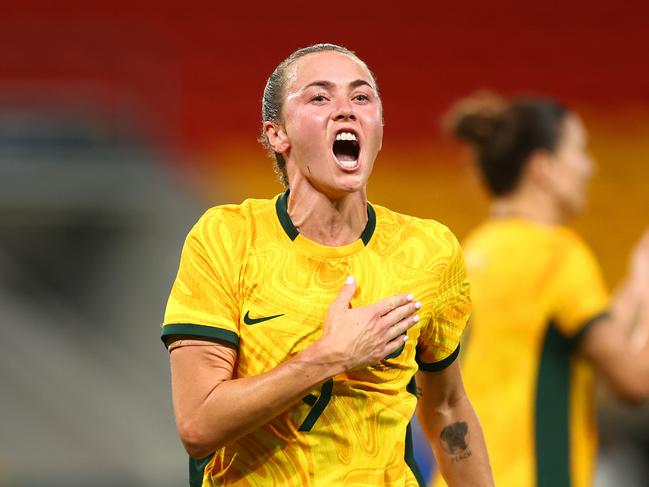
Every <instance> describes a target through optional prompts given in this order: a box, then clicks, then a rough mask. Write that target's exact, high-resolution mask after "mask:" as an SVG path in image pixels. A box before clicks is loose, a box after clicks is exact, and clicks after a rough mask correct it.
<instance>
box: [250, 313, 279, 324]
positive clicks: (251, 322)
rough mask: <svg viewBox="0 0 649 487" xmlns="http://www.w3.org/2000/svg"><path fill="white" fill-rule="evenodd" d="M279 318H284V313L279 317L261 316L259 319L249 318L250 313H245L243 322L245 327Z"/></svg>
mask: <svg viewBox="0 0 649 487" xmlns="http://www.w3.org/2000/svg"><path fill="white" fill-rule="evenodd" d="M280 316H284V313H282V314H281V315H273V316H262V317H261V318H251V317H250V311H246V316H244V317H243V322H244V323H245V324H246V325H256V324H257V323H263V322H264V321H268V320H274V319H275V318H279V317H280Z"/></svg>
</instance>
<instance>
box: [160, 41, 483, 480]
mask: <svg viewBox="0 0 649 487" xmlns="http://www.w3.org/2000/svg"><path fill="white" fill-rule="evenodd" d="M262 115H263V129H262V137H263V140H264V141H265V143H266V144H267V147H268V148H269V149H270V150H271V151H272V153H273V154H274V156H275V160H276V170H277V171H278V173H279V175H280V179H281V181H282V182H283V183H284V185H285V187H286V192H284V193H283V194H281V195H279V196H277V197H275V198H274V199H272V200H246V201H245V202H244V203H243V204H241V205H225V206H220V207H216V208H212V209H211V210H209V211H207V213H205V215H204V216H203V217H202V218H201V219H200V220H199V222H198V223H197V224H196V225H195V227H194V228H193V229H192V230H191V232H190V233H189V235H188V237H187V240H186V242H185V246H184V248H183V253H182V257H181V262H180V269H179V271H178V276H177V278H176V281H175V283H174V285H173V289H172V291H171V296H170V298H169V302H168V305H167V310H166V313H165V318H164V324H163V328H162V337H163V339H164V340H165V343H166V344H167V346H168V348H169V351H170V360H171V375H172V393H173V403H174V409H175V414H176V424H177V427H178V431H179V435H180V438H181V440H182V442H183V444H184V445H185V448H186V449H187V451H188V452H189V454H190V457H191V459H190V480H191V485H195V486H213V485H232V486H236V485H258V486H261V485H263V486H273V485H274V486H284V487H288V486H296V487H298V486H299V487H304V486H327V487H330V486H345V485H349V486H352V485H354V486H360V485H362V486H369V485H381V486H387V485H393V486H397V485H399V486H417V485H424V484H423V479H422V478H421V474H420V473H419V471H418V469H417V466H416V464H415V463H414V459H413V455H412V453H413V452H412V447H411V443H410V428H409V421H410V419H411V417H412V416H413V413H414V411H415V408H416V406H417V403H418V401H417V390H418V387H419V388H420V391H421V394H422V396H421V398H420V399H419V405H418V413H419V415H420V418H421V421H422V422H423V423H424V424H425V427H426V429H427V431H428V432H429V433H430V435H431V439H432V442H433V448H434V449H435V452H436V454H437V460H438V462H439V464H440V465H441V467H442V471H443V473H444V476H445V478H446V479H447V480H448V482H449V483H450V484H451V485H467V486H469V485H470V486H482V485H492V481H491V473H490V468H489V463H488V458H487V453H486V450H485V446H484V439H483V436H482V431H481V428H480V425H479V423H478V420H477V418H476V416H475V414H474V412H473V409H472V407H471V405H470V403H469V400H468V399H467V396H466V394H465V393H464V389H463V385H462V380H461V376H460V372H459V367H458V364H457V362H456V361H455V359H456V357H457V355H458V349H459V340H460V335H461V334H462V330H463V328H464V326H465V323H466V321H467V317H468V315H469V309H470V302H469V287H468V283H467V280H466V275H465V268H464V261H463V257H462V252H461V250H460V247H459V245H458V243H457V241H456V239H455V238H454V236H453V235H452V234H451V232H450V231H449V230H448V229H447V228H446V227H444V226H442V225H440V224H439V223H436V222H434V221H427V220H419V219H416V218H413V217H409V216H405V215H400V214H397V213H394V212H392V211H390V210H388V209H386V208H383V207H380V206H378V205H371V204H369V203H368V202H367V196H366V184H367V180H368V178H369V176H370V174H371V172H372V167H373V164H374V159H375V158H376V156H377V153H378V152H379V150H380V148H381V143H382V139H383V121H382V105H381V99H380V97H379V93H378V89H377V85H376V80H375V78H374V76H373V74H372V73H371V72H370V70H369V69H368V67H367V66H366V65H365V63H364V62H363V61H362V60H360V59H359V58H358V57H357V56H356V55H355V54H354V53H352V52H351V51H348V50H347V49H344V48H342V47H339V46H335V45H331V44H320V45H315V46H311V47H308V48H305V49H301V50H298V51H296V52H295V53H293V54H292V55H291V56H289V57H288V58H287V59H286V60H284V61H283V62H282V63H281V64H280V65H279V66H278V67H277V68H276V69H275V71H274V72H273V74H272V75H271V76H270V78H269V80H268V83H267V85H266V89H265V91H264V96H263V101H262ZM352 276H353V277H352ZM417 370H419V371H420V372H419V374H418V376H417V384H415V373H416V372H417Z"/></svg>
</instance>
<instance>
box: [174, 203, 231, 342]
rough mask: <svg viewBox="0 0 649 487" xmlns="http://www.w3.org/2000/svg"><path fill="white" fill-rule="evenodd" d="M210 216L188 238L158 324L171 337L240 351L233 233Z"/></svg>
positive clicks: (214, 212)
mask: <svg viewBox="0 0 649 487" xmlns="http://www.w3.org/2000/svg"><path fill="white" fill-rule="evenodd" d="M219 213H220V212H219V211H218V210H210V211H209V212H208V213H206V214H205V215H203V217H202V218H201V219H200V220H199V221H198V223H197V224H196V225H195V226H194V228H192V230H191V231H190V232H189V234H188V235H187V238H186V240H185V244H184V246H183V250H182V254H181V258H180V266H179V269H178V275H177V277H176V280H175V282H174V284H173V286H172V288H171V294H170V296H169V300H168V302H167V308H166V311H165V315H164V320H163V324H162V339H163V341H165V339H166V337H168V336H170V335H184V336H194V337H201V338H206V339H211V340H217V341H222V342H226V343H229V344H231V345H234V346H235V347H238V345H239V314H240V312H239V306H238V299H237V296H238V274H239V272H238V267H239V266H238V264H237V262H238V261H239V259H238V258H237V254H239V255H240V252H238V251H237V248H236V247H237V241H239V240H240V238H238V235H237V229H236V228H233V226H232V225H228V222H227V221H225V220H224V219H223V218H222V216H223V215H219Z"/></svg>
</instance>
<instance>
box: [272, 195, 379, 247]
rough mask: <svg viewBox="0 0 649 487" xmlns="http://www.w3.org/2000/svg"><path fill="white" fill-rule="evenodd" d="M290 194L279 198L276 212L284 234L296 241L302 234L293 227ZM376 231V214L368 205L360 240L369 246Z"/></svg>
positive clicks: (276, 203)
mask: <svg viewBox="0 0 649 487" xmlns="http://www.w3.org/2000/svg"><path fill="white" fill-rule="evenodd" d="M289 192H290V189H287V190H286V191H285V192H284V193H283V194H281V195H280V196H279V198H277V201H276V202H275V211H276V212H277V218H278V219H279V223H280V224H281V225H282V228H283V229H284V232H286V235H288V238H290V239H291V240H295V239H296V238H297V236H298V235H299V234H300V231H299V230H298V229H297V228H295V225H293V221H292V220H291V217H290V216H289V214H288V194H289ZM375 229H376V212H375V211H374V208H372V205H370V204H369V203H367V224H366V225H365V228H364V229H363V233H361V236H360V239H361V240H362V241H363V243H364V244H365V245H366V246H367V244H369V243H370V240H371V239H372V235H374V230H375Z"/></svg>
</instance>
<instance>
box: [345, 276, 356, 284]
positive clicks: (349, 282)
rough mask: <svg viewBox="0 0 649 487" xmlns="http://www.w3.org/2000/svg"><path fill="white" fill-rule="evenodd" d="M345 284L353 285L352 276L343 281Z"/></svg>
mask: <svg viewBox="0 0 649 487" xmlns="http://www.w3.org/2000/svg"><path fill="white" fill-rule="evenodd" d="M345 284H354V276H349V277H348V278H347V280H346V281H345Z"/></svg>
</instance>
